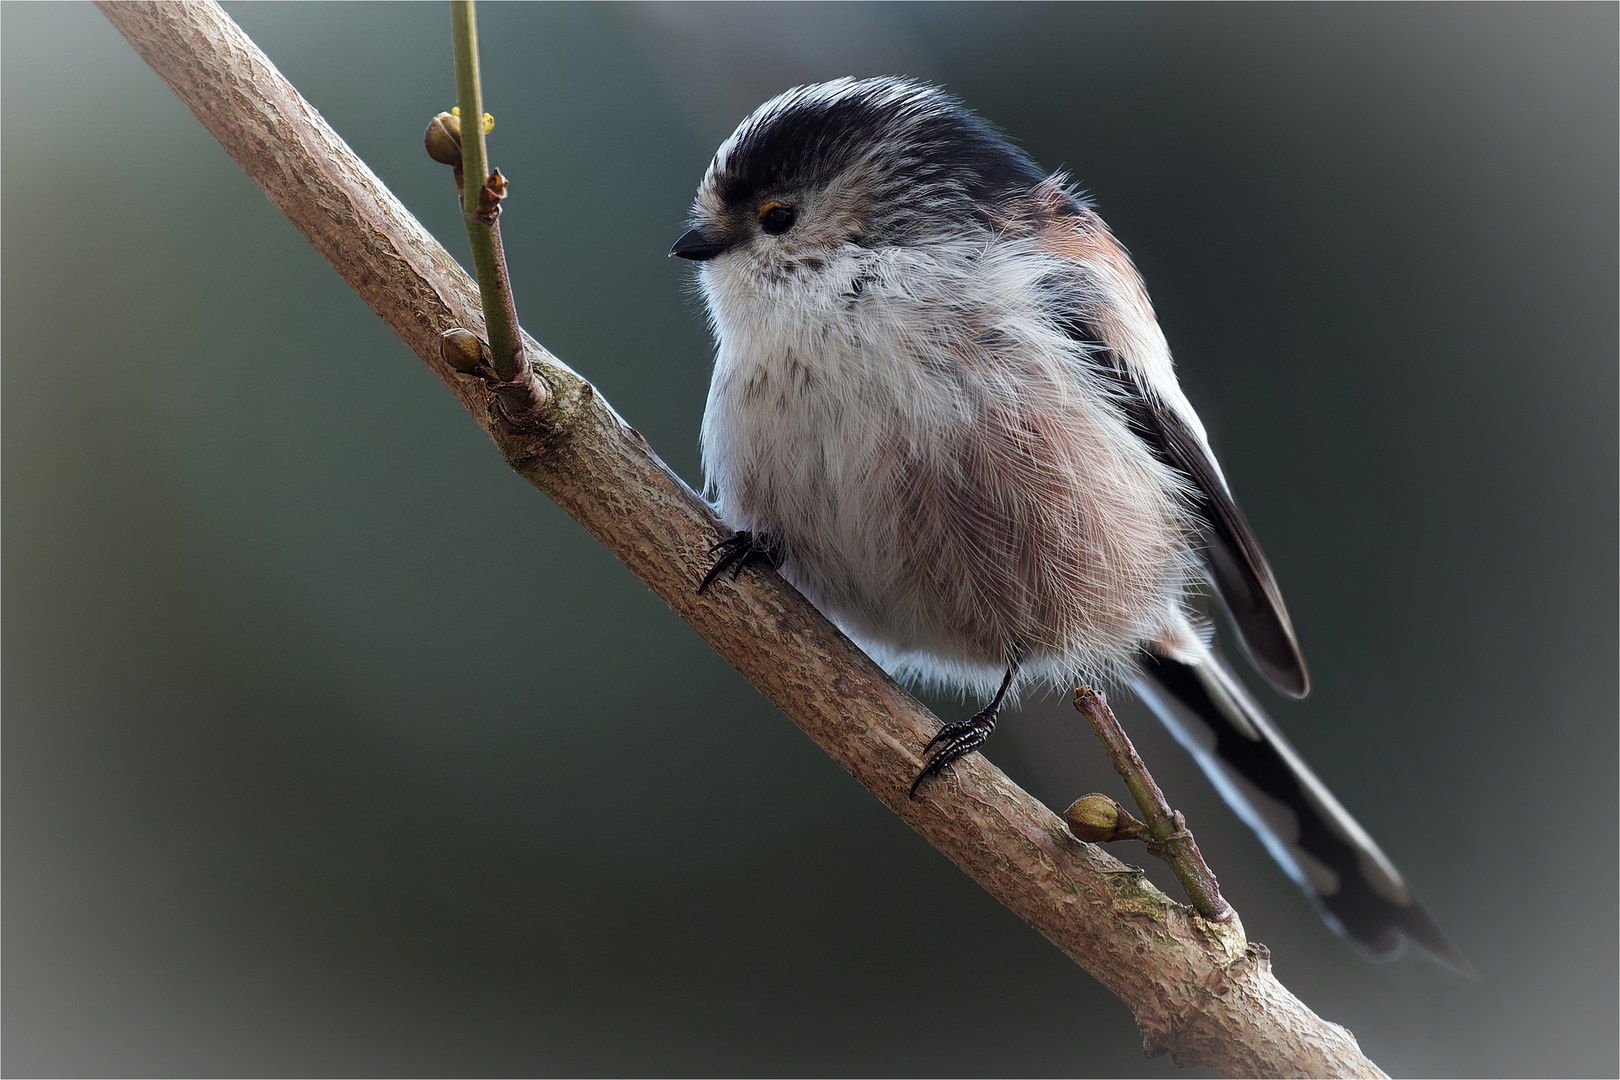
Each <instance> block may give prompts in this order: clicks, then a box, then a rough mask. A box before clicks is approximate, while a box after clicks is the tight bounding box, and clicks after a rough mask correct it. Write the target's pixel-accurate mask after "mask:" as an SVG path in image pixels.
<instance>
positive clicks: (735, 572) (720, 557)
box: [697, 529, 782, 593]
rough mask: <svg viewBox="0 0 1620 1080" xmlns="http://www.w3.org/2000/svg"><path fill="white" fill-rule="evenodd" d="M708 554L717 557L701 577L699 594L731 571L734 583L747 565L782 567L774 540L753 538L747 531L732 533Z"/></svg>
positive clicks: (778, 548)
mask: <svg viewBox="0 0 1620 1080" xmlns="http://www.w3.org/2000/svg"><path fill="white" fill-rule="evenodd" d="M709 554H710V555H715V556H717V557H716V558H715V560H714V565H713V566H711V567H709V572H708V573H707V574H704V575H703V583H702V584H701V585H699V586H698V590H697V591H698V592H699V593H701V592H703V591H704V590H706V589H707V588H708V587H709V586H710V585H713V584H714V579H715V578H717V577H719V576H720V575H721V574H723V573H725V572H726V571H727V570H730V571H731V578H732V580H733V581H735V580H736V579H737V578H738V577H739V576H740V575H741V574H742V572H743V567H745V566H747V565H748V564H749V563H755V562H764V563H769V564H770V565H771V567H772V568H775V567H778V566H781V565H782V550H781V546H780V545H779V544H777V542H776V540H775V539H774V538H772V537H769V536H755V535H754V534H753V533H751V532H749V531H748V530H747V529H743V530H740V531H738V532H734V533H732V534H731V535H730V536H728V537H726V538H725V539H724V540H722V541H720V542H719V543H718V544H715V545H713V546H712V547H710V548H709Z"/></svg>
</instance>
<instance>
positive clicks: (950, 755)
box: [911, 695, 1001, 799]
mask: <svg viewBox="0 0 1620 1080" xmlns="http://www.w3.org/2000/svg"><path fill="white" fill-rule="evenodd" d="M1000 711H1001V698H1000V696H999V695H998V696H997V698H996V700H995V701H994V702H992V703H991V704H990V705H989V706H987V707H986V708H984V709H983V710H981V711H980V712H977V713H974V714H973V715H972V716H970V717H968V718H967V719H966V720H957V721H955V722H954V723H950V724H946V725H945V726H944V727H942V728H940V729H939V734H937V735H935V736H934V737H933V738H932V739H930V740H929V741H928V745H927V746H925V747H923V753H925V754H926V753H927V752H928V751H930V750H933V751H934V756H933V757H931V758H929V759H928V761H927V762H926V763H924V765H923V767H922V771H921V772H919V773H918V774H917V779H915V780H913V781H912V782H911V797H912V798H913V799H915V798H916V797H917V787H918V785H919V784H921V783H922V782H923V781H924V780H926V779H928V778H929V777H930V776H933V775H934V774H935V773H937V772H939V771H940V770H941V769H943V768H944V767H945V766H947V765H949V764H950V763H951V762H953V761H955V760H957V759H958V758H961V757H966V756H967V755H968V754H971V753H973V751H975V750H977V749H978V748H979V747H981V746H983V745H984V740H986V739H988V738H989V737H990V733H991V732H992V731H994V730H996V714H997V713H998V712H1000ZM936 747H937V749H935V748H936Z"/></svg>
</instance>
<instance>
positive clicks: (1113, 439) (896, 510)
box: [702, 240, 1190, 689]
mask: <svg viewBox="0 0 1620 1080" xmlns="http://www.w3.org/2000/svg"><path fill="white" fill-rule="evenodd" d="M764 258H765V256H762V255H760V254H757V253H755V252H752V251H750V250H739V251H736V252H734V253H731V254H728V255H727V256H725V257H722V258H720V259H716V260H714V261H713V262H711V263H708V264H705V266H704V268H703V271H702V284H703V291H704V297H705V300H706V301H707V303H708V306H709V311H710V315H711V318H712V320H713V324H714V329H715V334H716V338H717V341H718V346H719V347H718V353H717V356H716V361H715V370H714V377H713V381H712V383H711V386H710V391H709V400H708V407H707V410H706V412H705V414H704V421H703V432H702V441H703V455H704V463H705V468H706V471H707V474H708V481H709V485H710V490H711V493H712V495H713V497H714V498H715V500H716V505H717V508H718V510H719V512H720V514H721V516H722V517H723V519H724V520H725V521H726V522H727V523H728V524H730V525H731V526H732V527H734V528H738V529H749V530H753V531H754V532H756V533H764V534H769V535H771V536H773V537H775V538H776V539H777V540H778V541H779V542H780V544H781V545H782V549H783V555H784V563H783V567H782V570H783V573H784V575H785V576H787V577H788V579H789V580H790V581H792V582H793V583H794V584H795V585H797V586H798V587H799V588H800V589H801V590H802V591H803V592H805V594H806V595H807V596H808V597H809V598H810V599H811V600H812V601H814V602H815V603H816V604H817V606H818V607H820V608H821V609H822V610H823V611H825V612H826V613H827V614H828V615H829V616H830V617H831V618H833V619H834V621H836V622H838V624H839V625H840V626H841V627H842V628H843V629H844V630H845V631H846V632H847V633H849V634H850V635H851V636H852V637H854V638H855V639H856V640H857V641H859V642H860V643H861V644H862V645H863V646H864V647H866V648H867V649H868V651H870V652H872V653H873V654H874V656H875V657H876V658H877V659H879V661H880V662H883V663H885V664H886V666H888V667H890V669H891V670H894V671H896V672H897V673H898V674H902V675H912V676H920V677H922V678H924V679H928V680H932V681H936V682H943V683H949V684H956V685H961V686H967V687H971V688H975V689H990V688H993V687H994V686H995V684H996V683H997V682H998V681H999V678H1000V676H1001V674H1002V672H1003V671H1004V669H1005V665H1006V663H1007V662H1008V661H1009V660H1010V659H1013V658H1014V657H1015V656H1016V657H1018V658H1019V659H1020V660H1021V661H1022V662H1023V664H1024V666H1025V669H1026V670H1027V671H1028V672H1029V673H1030V674H1031V675H1032V676H1033V677H1036V678H1045V679H1048V680H1051V681H1058V680H1065V679H1068V678H1071V677H1073V675H1074V674H1076V673H1077V672H1081V671H1083V672H1087V673H1091V674H1093V675H1096V674H1102V673H1105V672H1109V673H1111V672H1116V671H1119V670H1122V669H1123V668H1124V667H1125V666H1126V665H1127V664H1128V662H1129V656H1130V654H1131V653H1132V652H1133V651H1134V650H1135V648H1136V647H1137V645H1138V644H1139V643H1140V642H1142V641H1144V640H1150V639H1152V638H1154V637H1156V636H1163V635H1164V633H1166V632H1167V631H1168V630H1169V629H1170V628H1172V627H1175V626H1179V625H1181V624H1182V614H1181V607H1180V603H1181V594H1182V590H1183V586H1184V581H1185V578H1186V575H1187V573H1188V569H1189V565H1190V555H1189V551H1188V546H1187V536H1188V533H1189V528H1188V522H1187V520H1186V515H1185V512H1184V510H1183V508H1182V500H1181V495H1180V489H1179V488H1178V481H1177V479H1176V477H1175V474H1173V473H1172V472H1171V471H1170V470H1168V469H1167V468H1165V467H1164V466H1163V465H1161V464H1160V463H1159V462H1158V461H1157V460H1156V459H1155V458H1154V457H1153V455H1152V453H1151V452H1150V451H1149V450H1148V449H1147V448H1146V447H1145V446H1144V445H1143V444H1142V443H1141V442H1140V441H1139V440H1137V439H1136V438H1134V437H1133V436H1132V435H1131V433H1130V431H1129V429H1128V427H1127V426H1126V424H1125V422H1124V420H1123V418H1122V416H1121V415H1120V414H1119V412H1118V410H1117V409H1116V408H1114V407H1113V406H1112V405H1111V404H1110V400H1109V397H1108V391H1107V390H1106V389H1105V387H1104V385H1103V384H1102V383H1101V382H1100V381H1099V380H1098V379H1097V378H1096V377H1095V376H1093V375H1092V374H1091V371H1092V369H1091V366H1090V362H1089V360H1088V358H1087V356H1086V354H1085V352H1084V350H1083V348H1082V347H1081V346H1079V345H1078V344H1076V343H1075V342H1074V341H1073V340H1071V339H1070V338H1069V336H1068V335H1066V334H1064V333H1063V332H1062V330H1061V329H1060V328H1059V327H1058V326H1056V325H1055V324H1054V322H1053V320H1052V317H1051V313H1050V312H1049V311H1047V310H1046V309H1045V308H1044V307H1043V306H1042V294H1041V288H1040V283H1041V281H1042V280H1043V278H1045V277H1046V276H1047V275H1049V274H1050V273H1051V272H1053V271H1054V269H1056V267H1055V265H1054V257H1053V256H1051V255H1050V254H1047V253H1043V252H1042V251H1041V250H1040V249H1039V248H1038V247H1037V246H1036V245H1035V244H1034V242H1033V241H1031V240H1003V241H997V242H990V243H986V242H983V241H979V242H977V243H974V244H965V245H963V246H956V247H953V246H951V245H949V244H934V245H930V246H928V247H926V248H919V247H896V248H888V249H883V250H880V251H873V250H867V249H863V248H859V247H856V246H855V245H853V244H849V245H845V246H844V247H843V248H842V249H840V250H839V251H838V252H837V254H836V256H834V257H833V258H831V259H828V260H825V261H824V264H823V265H822V267H821V268H819V269H815V270H812V269H809V268H806V267H802V266H801V267H799V268H797V269H796V270H791V271H789V270H787V269H785V268H784V267H782V266H780V265H768V264H764V263H763V261H762V260H763V259H764Z"/></svg>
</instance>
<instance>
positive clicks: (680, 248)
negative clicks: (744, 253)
mask: <svg viewBox="0 0 1620 1080" xmlns="http://www.w3.org/2000/svg"><path fill="white" fill-rule="evenodd" d="M730 247H731V245H730V244H722V243H720V242H718V241H715V240H711V239H709V236H708V234H707V233H705V232H704V231H703V230H702V229H687V230H686V231H685V232H683V233H681V238H680V239H679V240H677V241H675V246H674V247H672V248H670V249H669V253H670V254H671V255H674V256H676V257H678V258H682V259H691V260H693V261H694V262H703V261H704V260H706V259H712V258H714V257H715V256H716V255H719V254H720V253H721V252H723V251H726V250H727V249H729V248H730Z"/></svg>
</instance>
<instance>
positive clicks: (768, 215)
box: [759, 201, 799, 236]
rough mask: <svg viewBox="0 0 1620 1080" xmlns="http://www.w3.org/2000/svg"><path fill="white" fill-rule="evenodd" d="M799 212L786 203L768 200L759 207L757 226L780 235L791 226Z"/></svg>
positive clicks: (773, 234) (797, 218)
mask: <svg viewBox="0 0 1620 1080" xmlns="http://www.w3.org/2000/svg"><path fill="white" fill-rule="evenodd" d="M797 220H799V212H798V211H797V210H795V209H794V208H793V207H791V206H789V205H788V204H787V203H783V202H774V201H773V202H768V203H766V204H765V205H764V206H761V207H760V208H759V227H760V228H762V229H764V230H765V231H766V232H768V233H770V234H771V235H772V236H780V235H781V234H782V233H785V232H787V231H788V230H789V229H791V228H793V223H794V222H795V221H797Z"/></svg>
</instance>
